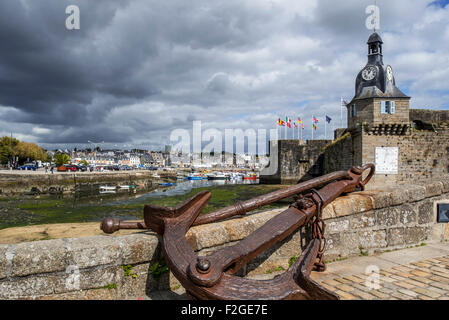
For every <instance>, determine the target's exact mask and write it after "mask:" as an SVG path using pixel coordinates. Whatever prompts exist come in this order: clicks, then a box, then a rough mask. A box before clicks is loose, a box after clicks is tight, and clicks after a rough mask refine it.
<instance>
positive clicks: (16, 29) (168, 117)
mask: <svg viewBox="0 0 449 320" xmlns="http://www.w3.org/2000/svg"><path fill="white" fill-rule="evenodd" d="M373 3H374V0H367V1H365V0H344V1H343V0H338V1H333V0H285V1H283V0H271V1H268V0H235V1H234V0H223V1H221V0H213V1H211V0H204V1H199V0H191V1H185V0H169V1H162V0H69V1H67V0H2V1H1V2H0V46H1V48H0V135H10V134H11V133H13V135H14V136H15V137H18V138H20V139H24V140H27V141H33V142H37V143H39V144H41V145H43V146H45V147H47V148H54V147H56V146H67V145H70V146H73V145H78V146H81V147H85V146H86V144H87V141H88V140H90V141H94V142H99V141H105V142H106V143H108V144H107V145H105V146H106V147H107V146H109V147H114V146H117V147H120V148H123V147H131V146H133V147H145V148H152V149H159V148H161V147H163V146H164V145H165V144H168V143H169V135H170V132H171V131H172V130H174V129H191V128H192V121H194V120H201V121H202V125H203V128H204V129H206V128H217V129H219V130H224V129H225V128H241V129H247V128H254V129H258V128H266V129H270V128H275V127H276V123H275V122H276V120H277V119H278V117H285V115H286V114H287V115H289V116H291V117H295V118H296V117H297V116H300V117H301V118H302V119H303V120H304V123H305V131H304V138H310V136H311V120H310V119H311V118H312V116H313V115H315V116H316V117H317V118H318V119H319V120H320V124H319V126H318V131H317V132H316V134H315V138H324V117H325V115H326V114H327V115H329V116H330V117H332V119H333V122H332V124H333V125H334V126H335V127H339V126H340V97H341V96H343V97H344V98H345V99H346V100H350V99H351V98H352V97H353V95H354V82H355V77H356V75H357V73H358V72H359V71H360V70H361V68H362V67H363V66H364V65H365V64H366V61H367V57H366V54H367V48H366V41H367V39H368V37H369V35H370V33H371V32H370V31H369V30H367V29H366V27H365V20H366V18H367V14H366V13H365V8H366V7H367V6H368V5H371V4H373ZM448 3H449V1H448V0H439V1H431V0H394V1H387V0H378V1H377V4H378V5H379V6H380V9H381V20H380V26H381V28H380V30H379V33H380V35H381V37H382V38H383V41H384V62H385V63H386V64H391V65H392V67H393V70H394V73H395V78H396V84H397V86H398V87H399V88H400V89H402V90H403V91H404V92H405V93H407V94H408V95H410V96H412V101H411V105H412V107H413V108H430V109H449V81H448V80H447V79H448V78H449V5H448ZM68 5H77V6H78V7H79V9H80V30H67V29H66V19H67V17H68V15H67V14H66V13H65V11H66V7H67V6H68ZM328 128H329V130H328V135H329V136H330V129H331V126H329V127H328Z"/></svg>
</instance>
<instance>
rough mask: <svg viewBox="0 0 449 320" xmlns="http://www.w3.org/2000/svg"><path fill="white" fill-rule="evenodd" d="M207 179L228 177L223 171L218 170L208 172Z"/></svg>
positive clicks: (224, 178) (225, 178)
mask: <svg viewBox="0 0 449 320" xmlns="http://www.w3.org/2000/svg"><path fill="white" fill-rule="evenodd" d="M207 179H208V180H227V179H228V177H227V176H226V175H225V174H224V173H222V172H217V173H212V174H208V175H207Z"/></svg>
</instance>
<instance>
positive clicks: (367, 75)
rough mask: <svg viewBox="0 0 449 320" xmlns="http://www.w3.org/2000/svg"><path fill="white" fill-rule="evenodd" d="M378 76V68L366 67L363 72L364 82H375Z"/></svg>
mask: <svg viewBox="0 0 449 320" xmlns="http://www.w3.org/2000/svg"><path fill="white" fill-rule="evenodd" d="M376 76H377V68H376V67H373V66H371V67H366V68H365V69H363V71H362V78H363V80H366V81H370V80H373V79H374V78H375V77H376Z"/></svg>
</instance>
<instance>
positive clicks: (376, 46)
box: [367, 32, 384, 65]
mask: <svg viewBox="0 0 449 320" xmlns="http://www.w3.org/2000/svg"><path fill="white" fill-rule="evenodd" d="M367 44H368V64H372V65H376V64H380V65H383V64H384V62H383V60H382V57H383V55H382V44H383V42H382V39H381V38H380V36H379V35H378V34H377V33H376V32H374V33H373V34H372V35H371V36H370V37H369V39H368V42H367Z"/></svg>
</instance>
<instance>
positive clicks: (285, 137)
mask: <svg viewBox="0 0 449 320" xmlns="http://www.w3.org/2000/svg"><path fill="white" fill-rule="evenodd" d="M284 139H285V140H288V139H287V114H286V115H285V136H284Z"/></svg>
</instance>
